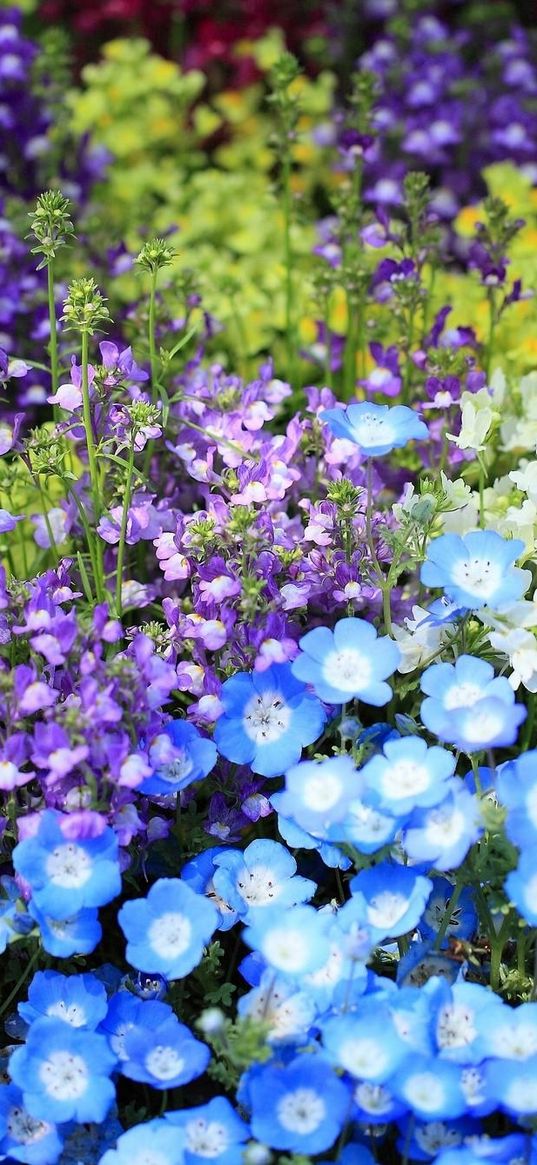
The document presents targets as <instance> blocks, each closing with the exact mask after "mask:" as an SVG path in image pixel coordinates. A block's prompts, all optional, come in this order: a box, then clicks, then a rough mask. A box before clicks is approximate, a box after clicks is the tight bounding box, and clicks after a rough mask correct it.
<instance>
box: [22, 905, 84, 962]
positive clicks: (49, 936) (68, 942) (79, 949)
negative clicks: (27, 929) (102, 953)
mask: <svg viewBox="0 0 537 1165" xmlns="http://www.w3.org/2000/svg"><path fill="white" fill-rule="evenodd" d="M28 914H30V915H31V917H32V918H33V919H35V922H36V923H37V925H38V927H39V931H40V936H41V943H42V946H43V950H44V951H46V952H47V954H48V955H55V956H56V958H59V959H68V958H70V957H71V955H89V954H91V952H92V951H94V950H95V947H96V946H97V944H98V943H99V942H100V941H101V936H102V927H101V924H100V922H99V918H98V914H97V910H91V909H90V908H89V907H88V908H87V909H85V910H79V911H78V914H74V915H73V916H72V917H71V918H51V917H50V916H49V915H47V914H46V913H44V912H43V911H41V910H39V909H38V907H37V906H36V904H35V903H34V902H33V901H30V902H29V903H28Z"/></svg>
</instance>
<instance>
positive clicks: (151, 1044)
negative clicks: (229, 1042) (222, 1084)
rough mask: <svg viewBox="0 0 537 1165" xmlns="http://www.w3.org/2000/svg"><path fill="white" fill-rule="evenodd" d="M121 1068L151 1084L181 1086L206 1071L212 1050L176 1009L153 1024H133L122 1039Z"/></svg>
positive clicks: (158, 1086) (153, 1085)
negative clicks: (191, 1029) (178, 1015)
mask: <svg viewBox="0 0 537 1165" xmlns="http://www.w3.org/2000/svg"><path fill="white" fill-rule="evenodd" d="M123 1050H124V1056H125V1058H123V1057H122V1061H121V1072H122V1075H123V1076H128V1077H129V1079H130V1080H139V1081H141V1082H142V1083H144V1084H150V1085H151V1087H152V1088H160V1089H165V1088H179V1087H180V1086H181V1085H182V1084H188V1083H189V1082H190V1080H194V1079H195V1078H196V1077H197V1076H201V1074H202V1072H204V1071H205V1069H206V1067H207V1064H208V1063H209V1059H210V1052H209V1049H208V1047H207V1046H206V1045H205V1044H202V1043H200V1041H199V1040H196V1039H194V1036H193V1035H192V1033H191V1032H190V1031H189V1029H188V1027H186V1026H185V1024H183V1023H179V1021H178V1019H177V1016H176V1015H174V1014H173V1013H172V1014H171V1015H170V1016H168V1017H167V1018H166V1019H163V1020H162V1021H161V1022H160V1023H156V1024H155V1025H154V1026H151V1027H150V1026H148V1025H147V1023H146V1024H140V1025H139V1026H137V1025H136V1024H133V1025H132V1027H129V1029H128V1031H127V1032H126V1033H125V1036H124V1040H123Z"/></svg>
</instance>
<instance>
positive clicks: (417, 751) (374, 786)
mask: <svg viewBox="0 0 537 1165" xmlns="http://www.w3.org/2000/svg"><path fill="white" fill-rule="evenodd" d="M454 769H455V758H454V757H453V755H452V754H451V753H450V752H447V751H446V749H445V748H438V747H433V748H427V745H426V743H425V741H424V740H421V739H420V738H419V737H418V736H404V737H402V738H401V739H400V740H387V741H386V743H385V745H384V748H383V755H380V756H374V757H372V758H371V760H370V761H368V762H367V764H366V765H364V768H363V769H362V777H363V779H364V780H365V783H366V785H367V786H368V787H369V789H370V790H371V791H372V792H374V793H376V795H377V797H378V798H379V801H380V806H381V808H382V809H384V810H387V811H388V812H389V813H391V814H394V815H395V816H398V817H404V816H405V815H406V814H407V813H410V812H411V811H412V810H413V809H414V808H416V807H418V806H430V805H437V804H438V802H439V801H441V800H442V798H443V796H444V794H445V791H446V788H447V782H448V781H449V778H450V777H451V776H452V774H453V772H454Z"/></svg>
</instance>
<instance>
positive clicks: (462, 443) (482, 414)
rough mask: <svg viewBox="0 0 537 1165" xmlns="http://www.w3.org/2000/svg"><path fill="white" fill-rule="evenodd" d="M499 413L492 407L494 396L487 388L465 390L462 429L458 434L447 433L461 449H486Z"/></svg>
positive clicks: (462, 402)
mask: <svg viewBox="0 0 537 1165" xmlns="http://www.w3.org/2000/svg"><path fill="white" fill-rule="evenodd" d="M496 418H497V413H496V412H495V411H494V409H493V408H492V398H491V396H490V394H489V392H488V390H487V389H486V388H481V389H480V390H479V392H463V394H462V396H461V431H460V433H459V434H458V436H455V435H454V434H453V433H448V434H447V439H448V441H453V444H454V445H457V446H458V448H459V449H475V450H476V451H477V450H480V449H485V447H486V446H485V437H487V436H488V434H489V432H490V429H491V428H492V425H493V424H494V422H495V420H496Z"/></svg>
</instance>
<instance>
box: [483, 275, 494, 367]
mask: <svg viewBox="0 0 537 1165" xmlns="http://www.w3.org/2000/svg"><path fill="white" fill-rule="evenodd" d="M488 301H489V311H490V316H489V335H488V341H487V354H486V358H485V372H486V376H487V380H488V378H489V376H490V366H491V364H492V357H493V355H494V336H495V332H496V296H495V294H494V291H493V290H492V288H489V293H488Z"/></svg>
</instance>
